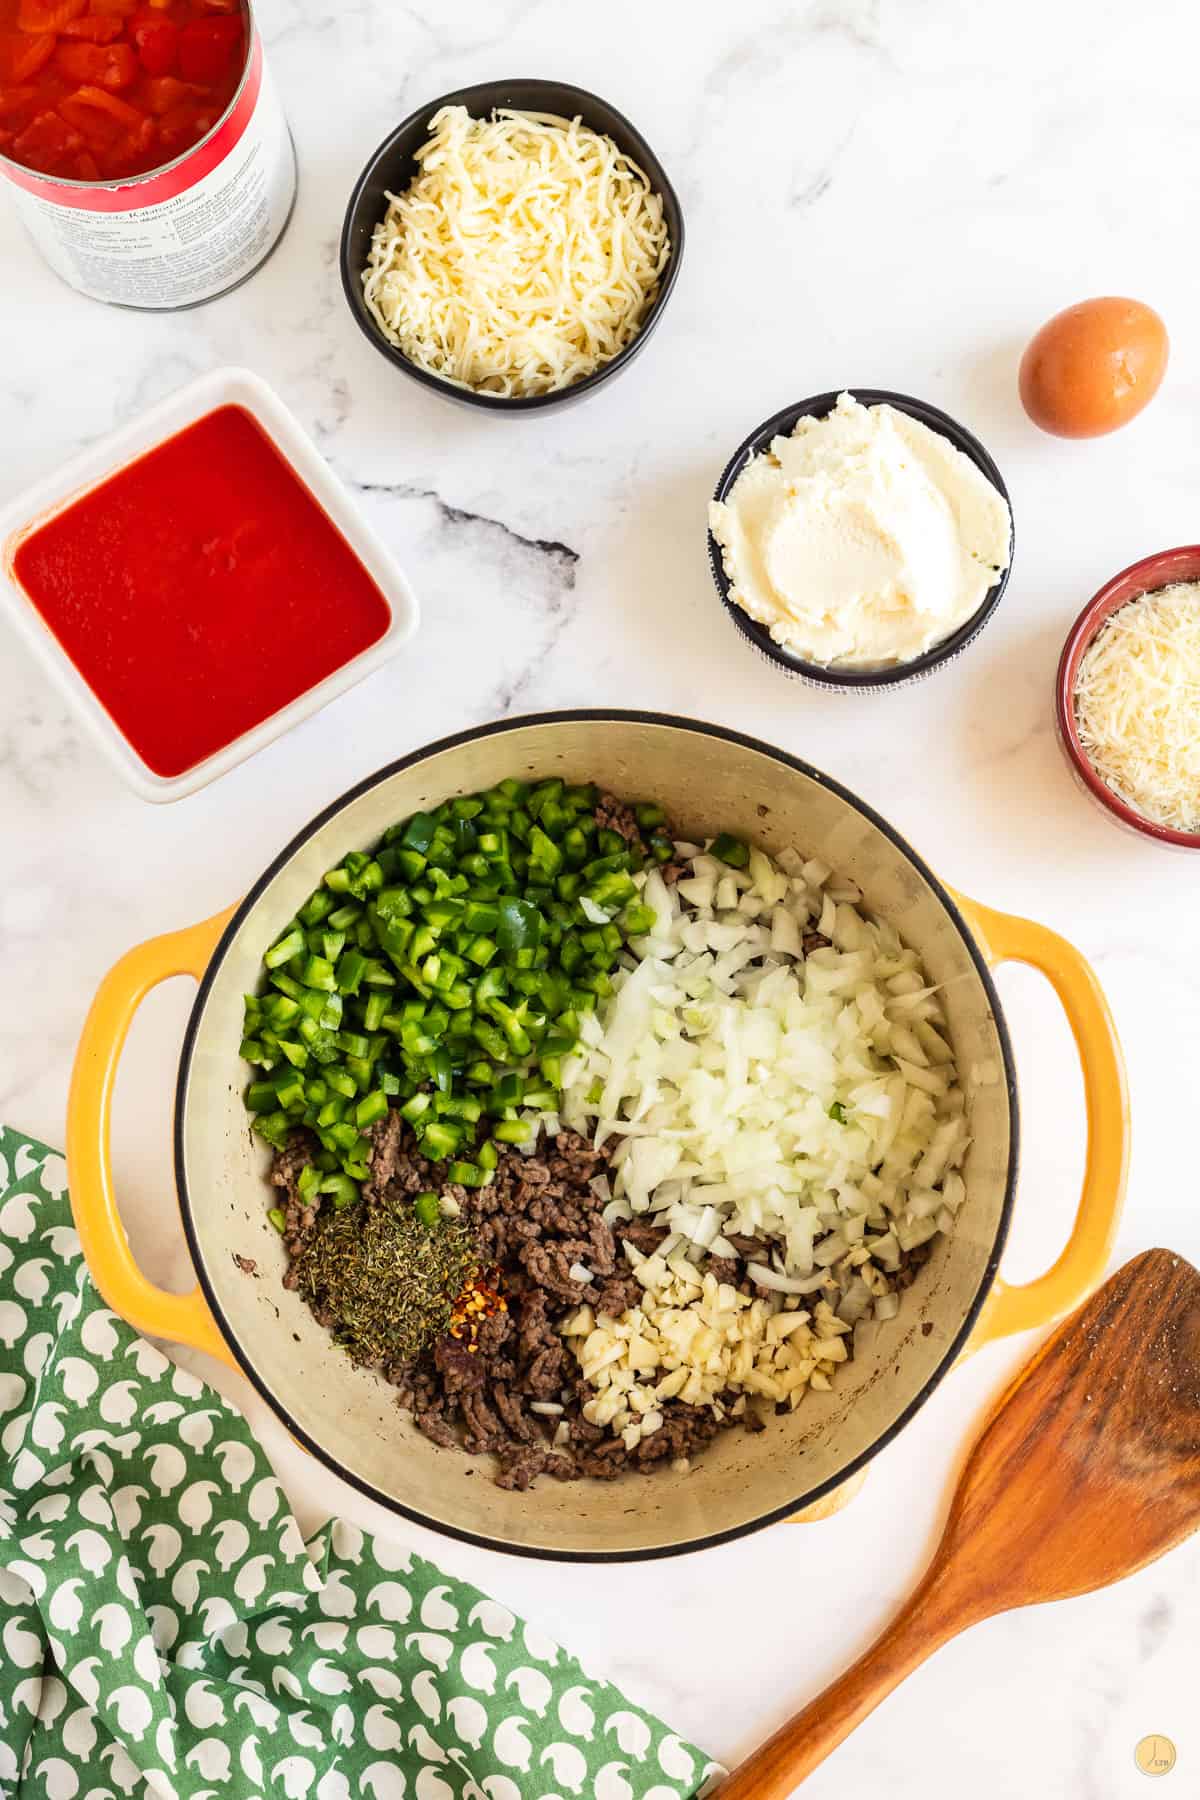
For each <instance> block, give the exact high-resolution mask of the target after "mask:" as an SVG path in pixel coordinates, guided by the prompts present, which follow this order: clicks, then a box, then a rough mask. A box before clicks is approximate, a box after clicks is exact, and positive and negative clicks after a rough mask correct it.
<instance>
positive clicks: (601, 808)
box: [592, 794, 687, 887]
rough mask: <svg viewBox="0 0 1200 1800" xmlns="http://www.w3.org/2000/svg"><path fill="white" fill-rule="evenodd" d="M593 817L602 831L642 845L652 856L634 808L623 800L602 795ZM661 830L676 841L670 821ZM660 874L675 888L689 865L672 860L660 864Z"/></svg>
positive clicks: (669, 885) (629, 842) (665, 835)
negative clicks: (613, 832)
mask: <svg viewBox="0 0 1200 1800" xmlns="http://www.w3.org/2000/svg"><path fill="white" fill-rule="evenodd" d="M592 816H593V818H594V819H595V821H596V823H597V825H598V826H599V827H600V829H601V831H615V832H616V834H617V836H618V837H623V838H624V839H625V842H626V843H627V844H640V845H641V846H642V849H643V850H645V851H646V853H647V854H648V855H652V853H651V852H650V847H649V844H648V843H647V841H646V838H645V836H644V834H643V832H642V828H641V826H640V825H639V824H638V822H637V814H636V813H635V812H634V810H633V808H632V806H626V804H625V802H624V801H623V800H618V799H616V798H615V796H614V795H612V794H601V796H600V798H599V800H598V801H597V802H596V810H595V812H594V813H593V815H592ZM659 830H660V832H661V834H662V835H663V836H664V837H669V838H670V839H671V840H672V842H673V841H674V838H675V833H674V831H673V830H672V828H671V824H670V821H669V820H665V821H664V822H663V824H662V825H661V826H660V827H659ZM658 872H659V874H660V875H661V876H662V878H663V880H664V881H665V882H666V883H667V885H668V887H673V886H674V884H675V883H676V882H677V881H678V880H679V878H680V876H681V875H686V874H687V864H686V863H682V862H676V861H675V860H674V859H672V860H671V861H670V862H666V863H660V864H659V865H658Z"/></svg>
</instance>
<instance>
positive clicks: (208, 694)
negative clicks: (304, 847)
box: [12, 406, 391, 776]
mask: <svg viewBox="0 0 1200 1800" xmlns="http://www.w3.org/2000/svg"><path fill="white" fill-rule="evenodd" d="M12 572H13V575H14V576H15V578H16V580H17V582H18V583H19V584H20V586H21V587H22V588H23V589H24V591H25V593H26V594H27V595H28V597H29V599H30V600H31V601H32V603H33V605H34V606H35V607H36V608H37V611H38V612H39V613H40V614H41V616H42V618H43V619H44V620H45V622H46V624H47V625H48V626H49V627H50V629H51V631H52V632H53V633H54V635H55V637H56V638H57V639H58V641H59V643H60V644H61V645H62V647H63V649H64V650H65V652H66V654H67V655H68V656H69V657H70V659H71V661H72V662H73V663H74V665H75V667H76V668H77V669H78V671H79V673H80V674H81V675H82V676H83V678H84V680H85V681H86V682H87V683H88V686H89V687H90V688H91V689H92V692H93V693H94V694H95V695H96V697H97V698H98V699H99V700H100V701H101V703H102V704H103V706H104V707H105V709H106V711H107V712H108V713H109V715H110V717H111V718H112V719H113V721H114V722H115V724H116V725H117V726H118V727H119V728H120V730H121V731H122V732H123V734H124V735H125V737H126V738H127V739H128V741H129V743H130V744H131V745H132V747H133V749H134V750H135V751H136V752H137V754H138V755H139V756H140V757H141V759H142V761H143V762H144V763H145V764H146V765H147V767H148V768H150V769H151V770H152V771H153V772H154V773H155V774H156V775H163V776H174V775H181V774H183V773H184V771H185V770H187V769H191V768H194V767H195V765H196V764H197V763H199V762H203V761H204V760H205V758H206V757H209V756H212V755H214V754H215V753H216V752H217V751H218V750H221V749H223V748H224V747H225V746H226V745H227V744H231V743H233V742H234V741H235V740H236V739H237V738H239V737H241V736H242V735H243V734H244V733H245V732H247V731H249V730H251V729H252V728H253V727H254V726H255V725H258V724H261V723H262V721H263V720H264V719H269V718H271V717H272V716H273V715H274V714H275V713H277V712H279V711H280V709H281V708H282V707H285V706H287V705H289V704H290V702H291V701H293V700H295V699H298V698H299V696H300V695H301V694H305V693H307V692H308V691H309V689H310V688H313V687H315V686H316V685H317V683H318V682H320V681H323V680H324V679H325V678H326V676H328V675H331V674H332V673H333V672H334V670H335V669H339V668H342V667H343V666H344V665H345V664H346V663H347V662H349V661H350V660H351V659H352V658H353V657H355V656H357V655H359V654H360V652H362V651H363V650H366V649H367V648H368V647H369V646H370V645H371V644H374V643H377V642H378V640H379V639H380V638H381V637H382V636H383V635H384V633H385V632H386V631H387V629H388V626H389V625H390V623H391V609H390V608H389V606H388V603H387V600H386V599H385V598H384V595H383V594H382V592H381V591H380V589H379V587H378V586H377V585H376V583H375V581H374V579H373V578H372V577H371V575H370V574H369V573H368V572H367V570H366V569H365V568H364V567H363V565H362V563H361V562H360V561H359V559H358V557H357V555H356V554H355V552H354V551H353V550H352V549H351V547H350V545H349V544H348V543H347V542H346V540H345V538H344V537H343V536H342V534H341V532H340V531H339V530H338V529H337V527H336V526H335V525H334V524H333V521H332V520H331V519H330V518H329V516H328V514H327V513H326V512H325V511H324V510H323V509H322V507H321V506H320V505H319V503H318V502H317V501H316V500H315V499H314V497H313V495H312V494H311V493H310V492H309V490H308V488H307V487H305V486H304V484H303V482H302V481H301V480H300V477H299V476H298V475H297V474H296V473H295V471H294V470H293V469H292V468H291V466H290V464H289V463H287V462H286V461H285V460H284V458H283V457H282V456H281V455H280V453H279V451H278V450H277V449H276V448H275V446H274V444H273V443H272V442H271V440H270V439H269V438H268V437H267V436H266V434H265V433H264V432H263V431H262V430H261V428H260V427H259V426H258V425H257V424H256V422H255V421H254V419H252V418H251V416H250V414H249V413H247V412H245V411H244V410H243V409H242V408H241V407H239V406H222V407H219V408H217V410H216V411H215V412H211V413H209V414H208V415H207V416H206V417H204V418H202V419H199V420H198V421H197V422H196V424H194V425H189V426H188V427H187V428H186V429H185V430H184V431H181V432H179V433H178V434H177V435H176V436H175V437H172V438H168V439H167V441H166V442H165V443H163V444H159V445H158V446H157V447H156V448H154V449H153V450H148V451H147V452H146V453H145V455H143V456H141V457H139V458H138V459H137V461H136V462H132V463H130V464H129V465H128V466H127V467H126V468H124V469H121V470H120V471H119V472H118V473H117V474H116V475H113V476H110V477H109V479H108V480H107V481H105V482H102V483H101V484H100V485H99V486H98V487H95V488H92V489H90V490H89V491H88V492H87V493H86V494H83V495H82V496H81V497H80V498H79V499H78V500H75V501H73V502H72V503H71V504H70V505H68V506H66V507H64V509H63V510H62V511H61V512H59V513H56V514H55V515H54V516H53V517H51V518H50V519H48V520H47V521H46V522H45V524H43V525H39V526H37V527H36V528H35V529H33V530H32V531H31V532H30V533H29V535H28V536H27V537H26V538H25V539H23V540H22V542H21V543H20V544H19V545H18V547H17V549H16V552H15V554H14V556H13V558H12Z"/></svg>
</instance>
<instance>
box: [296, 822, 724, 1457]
mask: <svg viewBox="0 0 1200 1800" xmlns="http://www.w3.org/2000/svg"><path fill="white" fill-rule="evenodd" d="M630 817H632V814H630ZM616 828H617V824H616V821H615V818H614V820H613V829H616ZM635 829H636V822H635ZM370 1137H371V1144H372V1151H371V1168H370V1174H369V1176H368V1179H367V1181H366V1182H365V1183H364V1185H363V1201H362V1203H363V1204H364V1205H368V1206H369V1205H371V1204H372V1202H373V1201H376V1200H381V1199H384V1198H387V1199H396V1198H400V1197H402V1196H405V1195H408V1194H413V1193H419V1192H422V1191H424V1190H427V1189H431V1188H432V1189H434V1190H436V1191H439V1192H441V1193H442V1194H444V1195H446V1194H448V1195H452V1196H453V1198H455V1199H456V1200H457V1201H458V1204H459V1208H460V1211H461V1216H462V1218H463V1219H464V1221H465V1222H466V1223H467V1224H468V1225H469V1226H470V1227H471V1228H472V1230H473V1231H474V1233H475V1236H476V1239H477V1242H478V1244H479V1251H480V1265H481V1268H482V1269H483V1270H484V1271H486V1272H487V1275H488V1279H489V1280H490V1281H494V1282H495V1283H496V1284H497V1286H498V1288H499V1291H500V1292H501V1293H502V1294H503V1296H504V1300H505V1308H506V1310H504V1311H503V1312H494V1313H491V1314H489V1315H487V1316H486V1317H484V1318H483V1319H482V1320H481V1321H480V1323H479V1325H478V1328H477V1332H476V1336H475V1339H474V1342H473V1343H472V1342H470V1341H469V1340H468V1339H467V1338H466V1337H463V1338H454V1337H452V1336H448V1337H445V1338H442V1339H440V1340H439V1341H438V1342H437V1343H436V1344H433V1345H431V1346H430V1347H429V1348H428V1349H426V1350H425V1351H424V1352H423V1353H422V1354H421V1356H420V1357H419V1358H418V1359H417V1361H416V1362H415V1363H412V1364H410V1365H407V1366H403V1367H393V1368H388V1369H385V1370H384V1371H383V1373H384V1374H385V1376H386V1377H387V1379H388V1380H389V1381H391V1382H393V1383H394V1384H395V1385H396V1387H397V1390H398V1396H399V1400H400V1404H401V1405H402V1406H404V1407H406V1408H408V1409H409V1410H410V1411H411V1413H412V1416H413V1420H414V1422H415V1424H416V1426H417V1429H418V1430H419V1431H421V1432H422V1433H423V1434H424V1435H425V1436H426V1437H427V1438H429V1439H430V1441H431V1442H432V1443H435V1444H437V1445H439V1446H440V1447H442V1448H443V1449H455V1448H457V1449H462V1450H466V1451H468V1452H469V1453H470V1454H472V1455H482V1454H490V1455H492V1456H494V1457H495V1458H496V1476H495V1479H496V1482H497V1484H498V1485H499V1486H500V1487H504V1488H515V1489H518V1490H521V1491H523V1490H524V1489H525V1488H527V1487H528V1486H529V1484H530V1482H532V1481H534V1480H535V1479H536V1478H537V1477H538V1476H540V1475H548V1476H553V1477H554V1478H556V1479H558V1480H570V1479H572V1478H573V1477H575V1476H581V1475H586V1476H591V1477H593V1478H598V1479H600V1480H605V1481H608V1480H612V1479H613V1478H614V1477H616V1476H617V1475H619V1474H620V1473H621V1472H622V1470H624V1469H626V1468H630V1467H634V1468H647V1467H652V1466H653V1465H655V1464H666V1463H669V1462H672V1461H674V1460H675V1459H676V1458H678V1457H681V1456H691V1455H693V1454H695V1452H697V1451H698V1450H700V1449H702V1448H703V1447H704V1445H705V1444H707V1443H708V1442H710V1440H711V1439H712V1438H713V1437H714V1436H715V1435H716V1434H717V1432H718V1431H719V1430H720V1429H721V1428H722V1423H721V1422H720V1421H718V1420H716V1419H715V1418H714V1417H713V1416H712V1414H711V1413H710V1412H708V1411H703V1410H700V1409H698V1408H696V1407H691V1406H685V1405H683V1404H682V1403H681V1402H680V1401H677V1400H674V1401H669V1402H667V1404H666V1405H665V1406H664V1407H663V1413H664V1419H663V1424H662V1427H661V1428H660V1430H659V1431H657V1432H655V1433H653V1434H652V1435H651V1436H650V1437H649V1438H647V1439H645V1441H644V1442H643V1443H640V1444H638V1445H637V1446H636V1447H635V1448H634V1449H633V1450H632V1451H628V1450H626V1448H625V1446H624V1444H623V1443H622V1441H621V1439H620V1438H619V1437H614V1436H613V1435H612V1433H611V1432H610V1431H607V1430H603V1429H601V1428H600V1427H598V1426H595V1425H591V1424H589V1423H588V1421H587V1420H586V1419H585V1418H584V1417H583V1410H582V1409H583V1406H584V1405H585V1404H586V1402H587V1401H588V1400H589V1399H591V1398H593V1393H592V1390H591V1389H590V1388H589V1387H588V1385H587V1384H586V1382H584V1381H583V1379H582V1377H581V1376H580V1374H579V1368H578V1364H577V1362H576V1359H575V1356H574V1354H573V1352H572V1351H571V1350H570V1349H569V1348H568V1347H567V1346H566V1344H565V1343H564V1342H563V1339H562V1336H561V1335H560V1332H559V1325H560V1323H561V1322H562V1319H563V1317H564V1315H565V1314H566V1313H567V1312H569V1311H570V1310H571V1309H572V1308H574V1307H576V1306H578V1305H579V1304H580V1302H581V1301H583V1300H587V1301H588V1302H589V1303H590V1304H591V1305H592V1306H593V1307H595V1309H596V1310H597V1311H598V1312H606V1313H609V1314H610V1315H613V1316H615V1315H618V1314H620V1313H623V1312H625V1311H627V1310H628V1309H629V1308H630V1307H632V1306H635V1305H636V1304H637V1302H638V1300H639V1298H640V1296H641V1288H640V1286H639V1284H638V1282H637V1281H636V1280H635V1279H634V1277H633V1275H632V1274H631V1272H630V1271H629V1268H628V1265H627V1262H626V1258H625V1257H624V1255H623V1254H622V1252H621V1245H620V1242H619V1241H618V1239H623V1240H625V1241H627V1242H629V1243H631V1244H633V1245H634V1246H635V1248H637V1249H639V1250H641V1251H642V1252H643V1254H646V1255H649V1254H651V1253H652V1252H653V1251H655V1250H656V1249H658V1247H659V1245H660V1244H661V1243H662V1242H663V1240H664V1238H665V1237H666V1235H667V1234H666V1232H665V1231H664V1230H663V1229H662V1227H660V1226H655V1225H649V1224H647V1223H645V1222H644V1221H633V1222H630V1223H621V1224H619V1225H618V1226H617V1228H616V1236H614V1232H613V1229H612V1228H611V1227H610V1226H609V1225H607V1224H606V1223H605V1220H604V1218H603V1216H602V1212H603V1202H602V1201H601V1199H600V1198H599V1196H598V1195H596V1194H595V1193H593V1191H592V1188H591V1186H590V1183H591V1180H592V1178H593V1176H595V1175H597V1174H598V1173H599V1172H600V1171H601V1170H602V1169H603V1168H604V1167H605V1166H606V1164H605V1158H604V1156H603V1155H602V1153H600V1152H598V1151H596V1150H594V1149H593V1148H592V1147H591V1145H590V1144H588V1143H586V1142H585V1141H584V1140H583V1139H582V1138H581V1137H578V1136H576V1135H575V1134H574V1133H573V1132H562V1133H560V1134H559V1136H558V1137H556V1138H554V1139H552V1140H550V1141H549V1142H548V1143H547V1145H546V1146H545V1148H544V1149H543V1150H542V1152H541V1154H539V1155H537V1156H522V1155H521V1154H520V1153H519V1152H518V1151H516V1150H507V1151H504V1152H502V1154H501V1157H500V1162H499V1165H498V1167H497V1169H496V1172H495V1176H494V1178H493V1180H492V1181H491V1182H490V1183H489V1185H488V1186H487V1187H485V1188H479V1189H475V1190H466V1189H463V1188H459V1187H451V1186H448V1185H447V1184H446V1183H445V1182H444V1181H443V1180H441V1179H440V1175H441V1170H440V1169H439V1168H438V1167H437V1166H436V1165H434V1164H431V1163H429V1162H428V1161H427V1160H426V1159H425V1158H424V1157H423V1156H421V1155H420V1153H419V1152H418V1150H417V1147H416V1143H415V1140H414V1139H413V1136H412V1133H411V1132H410V1131H409V1129H408V1127H407V1126H406V1125H405V1123H404V1121H403V1120H402V1119H401V1117H400V1115H399V1113H398V1112H397V1111H395V1110H394V1109H393V1110H392V1111H390V1112H389V1113H388V1114H387V1116H386V1117H385V1118H383V1119H381V1120H380V1121H379V1122H378V1123H377V1124H376V1125H375V1126H373V1127H372V1129H371V1132H370ZM313 1149H314V1145H313V1141H312V1139H311V1138H310V1137H309V1135H308V1133H307V1132H297V1133H295V1134H294V1135H293V1137H292V1139H291V1140H290V1141H289V1143H288V1146H287V1148H286V1149H285V1150H283V1151H281V1152H280V1153H279V1155H278V1156H277V1157H276V1159H275V1166H274V1169H273V1171H272V1180H273V1181H274V1182H275V1184H276V1186H277V1187H279V1188H281V1189H282V1190H283V1194H284V1202H283V1211H284V1219H285V1222H286V1229H285V1233H284V1246H285V1248H286V1249H287V1250H288V1254H289V1257H294V1256H295V1255H297V1254H298V1252H299V1250H300V1248H301V1246H302V1245H303V1244H304V1242H305V1240H306V1239H307V1238H308V1236H309V1235H310V1234H311V1232H312V1230H313V1229H314V1226H315V1224H316V1218H317V1209H316V1208H315V1207H313V1206H308V1205H306V1204H305V1203H304V1202H303V1201H302V1200H301V1198H300V1194H299V1187H298V1183H299V1179H300V1172H301V1170H302V1169H303V1168H304V1167H305V1166H306V1165H307V1163H308V1162H309V1161H310V1160H311V1158H312V1154H313ZM573 1269H586V1270H588V1271H589V1272H590V1274H591V1275H592V1277H593V1279H592V1280H591V1281H580V1280H578V1279H577V1278H576V1276H575V1275H574V1274H572V1270H573ZM287 1280H288V1278H287V1277H285V1281H287ZM289 1285H291V1283H290V1282H289ZM317 1316H318V1318H319V1320H320V1323H321V1324H323V1325H326V1326H330V1327H336V1325H337V1323H338V1321H337V1320H336V1319H334V1318H331V1317H326V1316H322V1315H321V1314H318V1315H317ZM534 1403H543V1404H546V1403H548V1404H550V1405H554V1406H558V1407H560V1408H561V1409H562V1410H561V1411H560V1412H557V1413H552V1414H546V1413H535V1412H532V1411H531V1410H530V1408H531V1405H532V1404H534ZM724 1423H726V1424H730V1423H733V1421H732V1420H729V1419H727V1420H726V1421H724ZM564 1424H565V1426H566V1428H567V1434H568V1435H567V1440H566V1442H565V1443H562V1444H560V1445H558V1446H555V1444H554V1443H553V1442H552V1440H553V1439H554V1437H555V1436H556V1435H561V1434H560V1433H559V1427H560V1426H561V1425H564Z"/></svg>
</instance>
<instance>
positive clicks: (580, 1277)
mask: <svg viewBox="0 0 1200 1800" xmlns="http://www.w3.org/2000/svg"><path fill="white" fill-rule="evenodd" d="M567 1274H568V1275H569V1276H570V1277H571V1280H572V1281H583V1282H588V1281H595V1279H596V1277H595V1276H594V1275H593V1274H592V1271H591V1270H590V1269H588V1268H585V1267H584V1265H583V1264H582V1263H580V1262H574V1263H572V1264H571V1267H570V1268H569V1269H568V1270H567Z"/></svg>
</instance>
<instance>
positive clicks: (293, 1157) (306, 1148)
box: [271, 1130, 324, 1323]
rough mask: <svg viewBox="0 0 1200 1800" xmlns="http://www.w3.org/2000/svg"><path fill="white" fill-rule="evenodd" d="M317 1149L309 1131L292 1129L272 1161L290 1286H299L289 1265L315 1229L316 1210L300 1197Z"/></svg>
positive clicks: (287, 1284)
mask: <svg viewBox="0 0 1200 1800" xmlns="http://www.w3.org/2000/svg"><path fill="white" fill-rule="evenodd" d="M316 1148H317V1146H316V1142H315V1140H314V1139H313V1137H312V1136H311V1134H310V1133H309V1132H307V1131H304V1130H298V1131H293V1132H292V1134H291V1136H290V1137H289V1138H288V1141H287V1146H286V1148H285V1149H283V1150H280V1151H278V1152H277V1154H276V1157H275V1160H274V1162H273V1163H272V1164H271V1180H272V1182H273V1183H274V1184H275V1186H276V1187H277V1188H282V1189H283V1196H282V1199H283V1208H282V1210H283V1247H284V1249H285V1250H286V1251H287V1253H288V1263H289V1267H288V1272H287V1274H286V1275H285V1276H284V1278H283V1285H284V1287H287V1288H291V1287H295V1285H296V1277H295V1276H294V1275H293V1274H292V1270H291V1266H290V1265H291V1262H292V1259H293V1258H294V1257H296V1256H298V1255H299V1254H300V1251H301V1250H302V1248H303V1247H304V1244H305V1243H306V1241H307V1240H308V1239H309V1238H310V1237H311V1236H312V1234H313V1231H314V1230H315V1229H316V1223H317V1209H316V1207H315V1206H310V1205H309V1204H308V1202H307V1201H305V1200H303V1199H301V1196H300V1174H301V1171H302V1170H303V1169H306V1168H307V1167H308V1165H309V1163H310V1162H311V1161H312V1159H313V1154H314V1152H315V1150H316ZM322 1323H324V1321H322Z"/></svg>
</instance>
